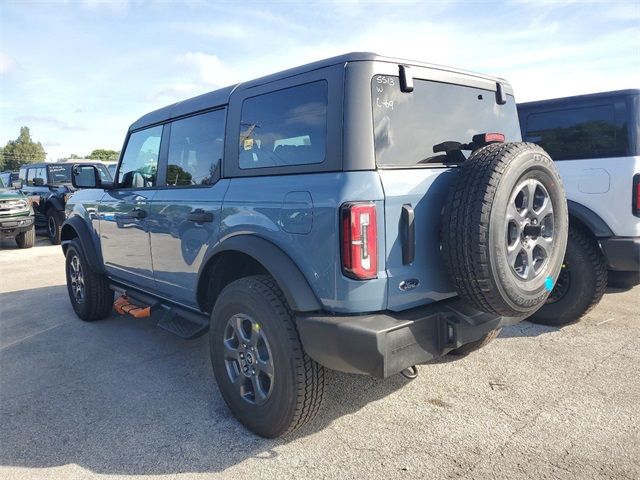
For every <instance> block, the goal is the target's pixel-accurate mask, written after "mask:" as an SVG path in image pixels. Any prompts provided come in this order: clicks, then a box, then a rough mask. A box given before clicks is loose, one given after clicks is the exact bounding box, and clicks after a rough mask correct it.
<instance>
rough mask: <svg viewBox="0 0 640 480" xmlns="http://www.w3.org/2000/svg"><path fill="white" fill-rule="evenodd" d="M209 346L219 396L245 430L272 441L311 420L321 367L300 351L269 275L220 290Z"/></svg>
mask: <svg viewBox="0 0 640 480" xmlns="http://www.w3.org/2000/svg"><path fill="white" fill-rule="evenodd" d="M209 342H210V343H209V345H210V353H211V363H212V365H213V371H214V373H215V376H216V380H217V382H218V387H219V388H220V393H221V394H222V397H223V398H224V400H225V402H226V403H227V405H228V406H229V409H230V410H231V411H232V412H233V414H234V415H235V417H236V418H237V419H238V420H240V422H242V423H243V424H244V425H245V426H246V427H247V428H248V429H249V430H251V431H253V432H255V433H257V434H258V435H261V436H263V437H269V438H274V437H278V436H281V435H285V434H287V433H290V432H292V431H294V430H296V429H298V428H299V427H301V426H302V425H304V424H305V423H307V422H308V421H310V420H311V419H312V418H313V417H315V415H316V414H317V412H318V410H319V409H320V404H321V402H322V396H323V390H324V369H323V367H321V366H320V365H318V364H317V363H316V362H314V361H313V360H311V359H310V358H309V357H308V356H307V355H306V353H305V352H304V350H303V349H302V344H301V343H300V338H299V337H298V332H297V330H296V327H295V323H294V319H293V314H292V312H291V310H289V307H288V305H287V302H286V300H285V298H284V295H283V293H282V291H281V290H280V288H278V286H277V285H276V283H275V282H274V280H273V279H272V278H271V277H270V276H268V275H257V276H252V277H245V278H241V279H239V280H236V281H235V282H232V283H231V284H229V285H228V286H227V287H225V288H224V290H223V291H222V292H221V293H220V295H219V297H218V299H217V301H216V304H215V307H214V309H213V312H212V314H211V330H210V332H209Z"/></svg>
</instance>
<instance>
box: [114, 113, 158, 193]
mask: <svg viewBox="0 0 640 480" xmlns="http://www.w3.org/2000/svg"><path fill="white" fill-rule="evenodd" d="M161 139H162V125H158V126H157V127H151V128H146V129H144V130H139V131H137V132H134V133H132V134H131V135H129V140H128V141H127V147H126V149H125V151H124V155H123V156H122V162H121V163H120V169H119V170H118V186H119V187H121V188H150V187H154V186H156V182H157V175H158V154H159V153H160V140H161Z"/></svg>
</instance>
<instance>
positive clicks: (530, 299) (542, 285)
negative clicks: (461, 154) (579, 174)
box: [441, 142, 569, 318]
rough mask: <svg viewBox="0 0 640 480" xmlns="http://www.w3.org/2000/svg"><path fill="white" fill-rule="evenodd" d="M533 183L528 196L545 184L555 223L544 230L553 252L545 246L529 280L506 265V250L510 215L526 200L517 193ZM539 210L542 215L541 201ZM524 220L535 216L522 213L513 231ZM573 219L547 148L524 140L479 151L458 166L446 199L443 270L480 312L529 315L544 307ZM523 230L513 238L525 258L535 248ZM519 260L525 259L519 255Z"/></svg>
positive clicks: (510, 315)
mask: <svg viewBox="0 0 640 480" xmlns="http://www.w3.org/2000/svg"><path fill="white" fill-rule="evenodd" d="M529 184H531V185H534V187H532V188H533V191H532V193H530V194H529V195H528V197H527V198H529V197H530V198H531V199H532V202H534V203H535V200H533V199H535V198H538V192H539V190H540V186H541V187H542V189H543V191H542V190H541V191H542V193H543V194H544V195H543V198H544V199H548V201H549V202H550V203H549V204H547V203H543V204H542V205H550V206H551V207H552V209H553V212H552V214H553V218H552V219H553V228H550V227H547V229H546V233H545V234H544V235H547V236H548V238H549V239H550V243H549V244H548V245H546V246H545V248H548V250H549V251H548V252H547V251H546V250H545V253H547V256H546V260H544V261H543V262H541V263H539V264H538V271H537V273H536V274H535V276H534V277H532V278H528V277H527V272H528V270H526V269H523V270H522V272H524V273H523V275H524V276H523V277H519V276H518V274H517V272H516V269H515V268H514V267H513V266H511V265H510V264H509V262H510V260H509V259H508V253H507V252H508V249H507V247H508V245H509V241H510V240H509V238H510V237H509V235H510V233H509V232H510V230H509V228H510V227H509V225H511V223H508V222H511V220H509V218H510V217H509V216H508V215H507V213H508V211H510V212H513V208H514V205H515V203H516V202H517V199H518V198H521V197H518V195H520V194H519V193H518V192H520V193H522V192H523V191H524V190H525V189H526V188H527V187H526V185H529ZM522 185H525V187H522ZM545 195H546V196H545ZM544 201H546V200H544ZM534 203H532V205H533V207H532V208H531V209H527V210H526V211H525V210H524V209H523V210H522V212H529V211H531V212H534V213H535V205H534ZM508 209H511V210H508ZM539 212H540V215H543V214H544V208H543V207H542V206H540V211H539ZM523 215H524V214H523ZM518 218H520V217H518ZM544 218H547V220H548V219H549V218H551V217H549V216H547V217H544ZM536 221H537V220H536ZM526 222H533V220H530V219H527V218H524V217H523V218H522V221H518V224H517V229H516V230H517V231H518V232H520V230H522V232H524V231H525V230H524V228H525V227H524V226H525V225H528V224H527V223H526ZM540 222H541V223H542V218H541V220H540ZM568 224H569V219H568V213H567V202H566V199H565V194H564V189H563V187H562V181H561V179H560V174H559V173H558V170H557V168H556V166H555V165H554V163H553V160H551V158H550V157H549V155H548V154H547V153H546V152H545V151H544V150H543V149H542V148H540V147H539V146H537V145H534V144H531V143H522V142H518V143H496V144H491V145H488V146H486V147H483V148H480V149H478V150H476V151H475V152H473V153H472V154H471V156H470V157H469V159H468V160H467V161H465V162H464V163H463V164H462V165H461V166H460V168H459V172H458V174H457V177H456V179H455V180H454V185H453V186H452V188H451V190H450V191H449V195H448V198H447V201H446V203H445V207H444V212H443V221H442V231H441V238H442V250H443V259H444V265H445V268H446V271H447V273H448V275H449V278H450V280H451V282H452V283H453V285H454V287H455V289H456V291H457V292H458V294H459V295H460V296H461V297H462V298H464V299H466V300H468V301H469V302H470V304H472V305H474V306H475V308H477V309H478V310H481V311H484V312H487V313H493V314H496V315H501V316H509V317H520V318H523V317H526V316H528V315H531V314H532V313H533V312H535V311H536V310H537V309H538V308H540V307H541V306H542V305H543V304H544V302H545V301H546V299H547V297H548V295H549V292H550V291H551V289H552V286H553V284H554V283H555V281H556V279H557V278H558V274H559V273H560V268H561V266H562V259H563V257H564V252H565V248H566V242H567V230H568ZM524 235H525V234H524V233H522V237H521V236H520V233H518V234H517V235H516V236H515V237H516V238H522V239H523V240H522V241H520V240H518V242H520V243H515V244H514V245H515V247H513V248H514V251H516V247H517V251H518V252H523V253H522V255H523V256H524V257H526V255H527V250H528V248H533V249H535V248H537V244H533V245H534V246H533V247H530V245H531V244H530V243H528V242H529V240H530V238H529V237H527V238H525V237H524ZM538 235H539V237H542V236H543V235H542V234H538ZM549 235H551V236H549ZM539 237H536V238H539ZM525 247H527V249H525ZM538 251H539V250H538ZM517 258H521V257H520V255H518V256H517ZM534 260H535V259H534ZM531 263H535V262H534V261H532V262H531ZM532 271H533V272H536V269H535V268H534V269H533V270H532ZM525 277H526V278H525Z"/></svg>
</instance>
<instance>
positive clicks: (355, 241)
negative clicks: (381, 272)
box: [340, 202, 378, 280]
mask: <svg viewBox="0 0 640 480" xmlns="http://www.w3.org/2000/svg"><path fill="white" fill-rule="evenodd" d="M340 223H341V240H342V271H343V272H344V274H345V275H347V276H348V277H351V278H355V279H357V280H368V279H371V278H376V277H377V275H378V231H377V222H376V206H375V204H374V203H373V202H362V203H345V204H344V205H342V208H341V209H340Z"/></svg>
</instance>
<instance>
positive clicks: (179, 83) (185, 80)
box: [152, 52, 239, 102]
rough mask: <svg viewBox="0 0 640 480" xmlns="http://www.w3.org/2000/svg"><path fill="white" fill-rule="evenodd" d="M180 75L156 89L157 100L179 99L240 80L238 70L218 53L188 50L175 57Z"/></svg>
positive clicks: (154, 97) (153, 95) (155, 98)
mask: <svg viewBox="0 0 640 480" xmlns="http://www.w3.org/2000/svg"><path fill="white" fill-rule="evenodd" d="M173 61H174V64H175V65H176V66H178V67H179V71H180V72H181V75H180V77H179V78H178V79H177V80H176V81H175V82H173V83H171V84H168V85H162V86H160V87H159V88H157V89H155V90H154V91H153V93H152V97H153V99H154V100H155V101H165V102H167V101H168V102H171V101H177V100H183V99H185V98H189V97H192V96H194V95H198V94H201V93H205V92H209V91H211V90H215V89H217V88H221V87H226V86H228V85H231V84H234V83H237V82H238V81H239V78H238V72H237V71H236V70H235V69H234V68H232V67H230V66H229V65H227V64H226V63H225V62H223V61H222V60H220V58H218V57H217V56H216V55H212V54H207V53H203V52H187V53H184V54H182V55H178V56H177V57H175V58H174V59H173Z"/></svg>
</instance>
